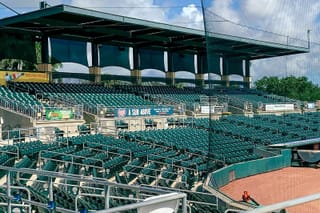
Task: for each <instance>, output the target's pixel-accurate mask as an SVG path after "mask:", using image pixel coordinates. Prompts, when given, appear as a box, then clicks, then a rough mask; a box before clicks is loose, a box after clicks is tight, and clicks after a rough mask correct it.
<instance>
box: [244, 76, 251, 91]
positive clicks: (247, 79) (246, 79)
mask: <svg viewBox="0 0 320 213" xmlns="http://www.w3.org/2000/svg"><path fill="white" fill-rule="evenodd" d="M243 82H244V86H245V87H246V88H248V89H250V88H251V87H252V77H251V76H243Z"/></svg>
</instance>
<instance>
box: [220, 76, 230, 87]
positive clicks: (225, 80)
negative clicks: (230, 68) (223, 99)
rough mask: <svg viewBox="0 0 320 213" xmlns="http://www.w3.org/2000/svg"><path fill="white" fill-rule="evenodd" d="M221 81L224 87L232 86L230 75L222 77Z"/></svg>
mask: <svg viewBox="0 0 320 213" xmlns="http://www.w3.org/2000/svg"><path fill="white" fill-rule="evenodd" d="M221 81H222V83H223V85H224V86H226V87H229V86H230V76H229V75H222V76H221Z"/></svg>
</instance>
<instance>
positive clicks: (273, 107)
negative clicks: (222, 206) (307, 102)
mask: <svg viewBox="0 0 320 213" xmlns="http://www.w3.org/2000/svg"><path fill="white" fill-rule="evenodd" d="M265 106H266V111H267V112H275V111H293V110H294V104H266V105H265Z"/></svg>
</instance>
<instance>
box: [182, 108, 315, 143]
mask: <svg viewBox="0 0 320 213" xmlns="http://www.w3.org/2000/svg"><path fill="white" fill-rule="evenodd" d="M319 118H320V112H314V113H304V114H294V113H293V114H286V115H282V116H275V115H254V116H253V118H250V117H246V116H228V117H223V118H221V119H220V120H216V121H212V122H211V125H212V126H211V128H212V131H213V132H214V133H215V135H224V136H231V137H233V138H235V139H237V140H241V141H248V142H251V143H254V144H257V145H270V144H277V143H285V142H290V141H298V140H305V139H312V138H319V137H320V132H319V128H320V125H319V122H320V121H319ZM188 122H189V123H192V124H193V125H194V126H197V127H199V128H205V129H209V119H205V118H202V119H189V121H188Z"/></svg>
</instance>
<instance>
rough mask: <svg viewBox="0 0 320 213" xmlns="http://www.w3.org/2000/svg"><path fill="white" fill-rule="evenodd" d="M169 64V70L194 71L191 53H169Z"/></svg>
mask: <svg viewBox="0 0 320 213" xmlns="http://www.w3.org/2000/svg"><path fill="white" fill-rule="evenodd" d="M170 55H171V60H169V61H171V64H169V71H172V72H177V71H187V72H191V73H195V68H194V55H193V54H182V53H177V52H174V53H171V54H169V57H170Z"/></svg>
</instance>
